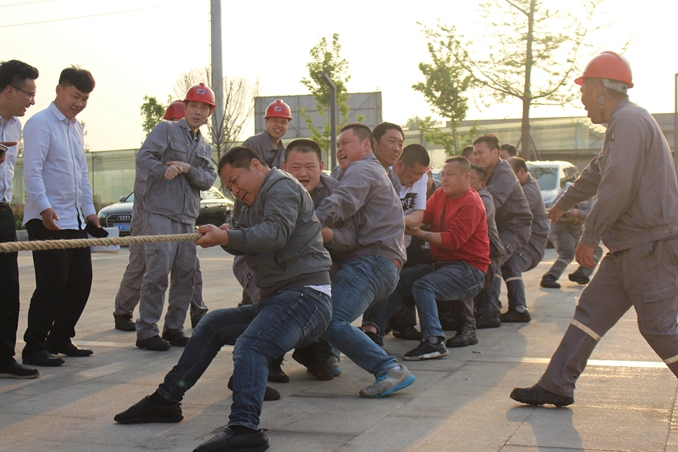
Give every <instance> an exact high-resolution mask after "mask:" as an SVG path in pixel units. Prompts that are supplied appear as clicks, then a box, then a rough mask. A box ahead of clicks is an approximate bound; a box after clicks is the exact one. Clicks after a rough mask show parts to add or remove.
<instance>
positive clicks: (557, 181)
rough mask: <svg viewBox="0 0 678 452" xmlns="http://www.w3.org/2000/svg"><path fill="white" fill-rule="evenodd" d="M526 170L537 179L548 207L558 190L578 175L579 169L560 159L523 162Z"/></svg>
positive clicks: (548, 207)
mask: <svg viewBox="0 0 678 452" xmlns="http://www.w3.org/2000/svg"><path fill="white" fill-rule="evenodd" d="M525 163H526V164H527V170H528V171H529V172H530V174H531V175H532V177H534V178H535V179H536V180H537V184H539V188H540V189H541V195H542V197H543V198H544V205H545V206H546V209H550V208H551V206H552V205H553V201H554V200H555V198H556V195H557V194H558V192H559V191H560V190H561V189H563V188H565V187H567V186H568V185H570V184H572V183H573V182H574V181H575V180H577V178H578V177H579V169H577V167H576V166H575V165H573V164H572V163H570V162H564V161H560V160H552V161H539V162H537V161H535V162H532V161H530V162H525Z"/></svg>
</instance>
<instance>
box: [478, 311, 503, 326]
mask: <svg viewBox="0 0 678 452" xmlns="http://www.w3.org/2000/svg"><path fill="white" fill-rule="evenodd" d="M500 326H501V319H500V318H499V316H485V315H483V316H480V317H478V318H476V329H477V330H482V329H483V328H499V327H500Z"/></svg>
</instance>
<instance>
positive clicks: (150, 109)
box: [140, 96, 171, 136]
mask: <svg viewBox="0 0 678 452" xmlns="http://www.w3.org/2000/svg"><path fill="white" fill-rule="evenodd" d="M170 102H171V100H170V99H169V98H168V99H167V105H163V104H161V103H160V102H158V99H156V98H155V97H152V96H151V97H149V96H144V103H143V104H141V108H140V110H141V116H143V118H144V122H143V123H142V124H141V127H142V129H144V133H146V136H148V134H149V133H151V130H153V128H154V127H155V126H157V125H158V123H159V122H160V121H162V117H163V116H164V115H165V110H167V106H168V105H169V104H170Z"/></svg>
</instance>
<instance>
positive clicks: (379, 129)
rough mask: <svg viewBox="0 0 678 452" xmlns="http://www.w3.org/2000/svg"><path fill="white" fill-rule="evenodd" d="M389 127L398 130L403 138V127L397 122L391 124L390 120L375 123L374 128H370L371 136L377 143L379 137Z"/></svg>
mask: <svg viewBox="0 0 678 452" xmlns="http://www.w3.org/2000/svg"><path fill="white" fill-rule="evenodd" d="M391 129H395V130H397V131H398V132H400V135H402V136H403V140H404V139H405V133H404V132H403V128H402V127H400V126H399V125H398V124H393V123H392V122H382V123H380V124H377V126H376V127H375V128H374V129H372V136H373V137H374V139H375V140H376V141H377V143H378V142H379V140H380V139H381V137H383V136H384V135H386V132H388V131H389V130H391Z"/></svg>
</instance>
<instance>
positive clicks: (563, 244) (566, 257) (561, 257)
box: [544, 223, 603, 280]
mask: <svg viewBox="0 0 678 452" xmlns="http://www.w3.org/2000/svg"><path fill="white" fill-rule="evenodd" d="M581 234H582V226H581V225H580V224H563V223H556V224H552V225H551V229H549V240H550V241H551V243H552V244H553V246H554V247H555V248H556V253H558V259H556V261H555V262H554V263H553V265H552V266H551V268H550V269H549V271H547V272H546V273H544V276H546V275H551V276H553V277H554V278H555V279H556V280H558V278H560V275H562V274H563V272H564V271H565V269H566V268H567V266H568V265H570V262H572V260H573V259H574V251H575V249H576V248H577V243H579V239H580V238H581ZM602 255H603V249H602V248H601V247H600V245H598V246H597V247H596V250H595V251H594V252H593V260H594V261H595V263H596V265H598V262H599V261H600V258H601V256H602ZM595 269H596V267H595V266H594V267H592V268H588V267H582V266H579V268H577V270H575V273H581V274H583V275H584V276H586V277H587V278H590V277H591V275H592V274H593V271H594V270H595Z"/></svg>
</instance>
